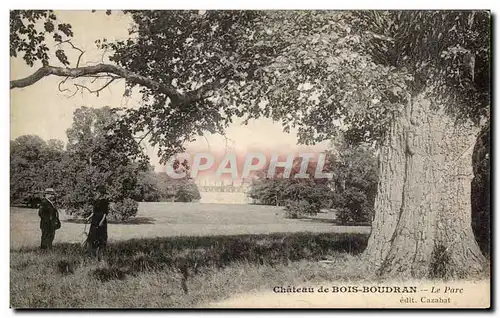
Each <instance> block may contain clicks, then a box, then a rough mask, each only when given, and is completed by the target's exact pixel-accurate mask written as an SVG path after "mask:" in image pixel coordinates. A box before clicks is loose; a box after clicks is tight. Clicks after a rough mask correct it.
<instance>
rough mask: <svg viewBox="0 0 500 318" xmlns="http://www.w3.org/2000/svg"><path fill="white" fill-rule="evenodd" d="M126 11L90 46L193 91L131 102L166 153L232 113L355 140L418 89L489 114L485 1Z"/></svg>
mask: <svg viewBox="0 0 500 318" xmlns="http://www.w3.org/2000/svg"><path fill="white" fill-rule="evenodd" d="M126 12H127V13H128V14H129V15H130V16H131V17H132V20H133V21H134V24H133V26H132V27H131V29H130V38H129V39H126V40H119V41H116V42H111V43H110V42H109V41H105V40H102V41H101V40H98V42H97V44H98V47H99V48H106V49H108V50H109V51H112V52H113V54H112V56H111V57H110V59H111V60H112V61H113V62H114V63H116V64H117V65H119V66H121V67H123V68H124V69H126V70H127V71H131V72H134V73H135V74H138V75H141V76H145V77H146V78H149V79H152V80H154V81H155V82H156V83H157V84H158V85H161V84H168V85H171V86H173V87H174V88H175V89H176V90H177V91H178V92H179V94H182V93H186V94H188V95H191V96H190V97H195V98H193V99H190V102H188V103H187V104H183V103H182V102H178V101H175V100H170V99H169V98H167V96H166V95H165V94H164V93H162V92H161V91H159V90H157V89H155V87H156V86H155V85H149V86H148V87H141V88H140V89H139V91H140V93H141V94H142V98H143V101H142V103H141V106H139V107H137V108H135V109H130V110H127V116H126V119H124V121H123V123H124V126H128V125H130V126H131V127H133V129H132V132H133V133H134V134H135V133H139V132H144V133H146V134H148V135H149V137H150V141H151V143H152V144H153V145H156V146H158V149H159V156H160V157H161V159H162V162H163V163H164V162H166V161H167V160H168V158H169V157H170V156H171V155H172V154H174V153H177V152H181V151H183V150H184V149H183V145H184V144H185V143H186V142H189V141H192V140H193V139H194V138H195V137H196V136H197V135H199V134H202V133H203V132H205V131H209V132H219V133H221V132H223V130H224V128H225V127H226V125H227V124H229V123H230V122H231V121H232V118H233V116H242V117H243V116H244V117H245V119H249V118H258V117H260V116H265V117H271V118H273V119H274V120H280V121H281V122H282V123H283V126H284V130H285V131H288V130H289V129H290V128H291V127H296V128H298V130H299V141H300V142H302V143H314V142H316V141H319V140H325V139H330V138H332V136H334V135H335V134H337V133H338V132H339V131H342V132H343V133H344V134H345V136H347V138H348V139H349V140H350V142H352V143H359V142H363V141H379V140H380V139H381V138H382V137H383V135H384V132H385V129H386V128H387V127H388V123H389V121H390V120H392V118H393V117H394V113H395V112H398V111H401V110H402V109H403V108H404V107H402V105H403V104H405V103H406V102H407V100H408V98H409V97H411V96H412V95H414V94H416V93H419V92H421V91H423V90H424V89H425V90H426V91H427V90H428V91H429V92H430V93H432V94H434V95H435V96H434V100H435V101H436V102H437V103H444V104H446V105H453V107H449V109H448V110H449V111H450V112H453V113H454V115H456V116H457V118H458V119H463V120H465V119H473V120H474V121H476V122H477V121H478V120H479V119H480V118H482V117H484V116H487V115H488V106H489V79H490V72H489V70H490V62H489V61H490V50H489V44H490V32H489V29H490V14H489V12H487V11H340V12H339V11H206V12H200V11H126ZM25 14H28V13H25ZM30 14H31V13H30ZM46 14H49V13H46ZM49 15H50V14H49ZM43 17H44V16H43V15H42V16H37V17H36V18H37V19H42V18H43ZM11 20H12V18H11ZM12 21H14V20H12ZM13 23H14V22H11V24H13ZM11 29H13V30H14V33H15V30H17V29H18V28H17V29H16V28H12V27H11ZM49 30H51V28H50V27H49ZM63 30H65V28H64V27H63ZM46 32H48V31H46ZM11 33H12V32H11ZM31 38H36V36H34V35H30V36H29V40H30V39H31ZM29 40H27V43H29ZM35 41H37V40H36V39H35ZM40 41H42V42H43V39H42V38H40ZM25 42H26V41H25ZM37 43H38V42H37ZM13 50H14V51H16V50H17V51H19V47H14V48H13ZM11 54H12V53H11ZM56 55H57V54H56ZM133 86H134V85H133V84H131V83H129V89H128V91H130V90H131V89H132V88H133Z"/></svg>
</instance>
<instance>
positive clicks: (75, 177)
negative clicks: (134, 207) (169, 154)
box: [64, 107, 147, 215]
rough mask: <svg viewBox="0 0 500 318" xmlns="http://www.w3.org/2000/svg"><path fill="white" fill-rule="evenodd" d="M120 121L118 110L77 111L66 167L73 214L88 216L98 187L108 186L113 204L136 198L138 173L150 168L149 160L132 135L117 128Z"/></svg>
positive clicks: (70, 133) (66, 198)
mask: <svg viewBox="0 0 500 318" xmlns="http://www.w3.org/2000/svg"><path fill="white" fill-rule="evenodd" d="M118 119H119V116H118V114H117V111H116V110H114V109H111V108H109V107H104V108H101V109H94V108H88V107H82V108H79V109H77V110H76V111H75V113H74V119H73V125H72V127H71V128H70V129H68V131H67V135H68V146H67V161H66V167H65V168H66V169H65V170H66V173H67V174H66V178H65V188H66V192H65V193H66V196H65V198H64V202H65V205H66V206H67V207H68V209H69V211H70V213H76V214H77V215H87V214H88V213H89V210H90V208H89V206H91V204H92V202H93V201H94V195H95V193H96V191H95V190H96V187H98V186H104V187H105V189H106V197H107V199H109V200H110V202H122V201H124V200H126V199H129V198H132V197H133V196H134V191H135V188H136V184H137V178H138V173H139V171H144V170H146V169H147V157H145V155H144V154H143V152H142V150H141V147H140V146H139V144H138V143H137V141H136V140H135V139H134V138H133V136H132V135H131V134H130V132H128V131H127V130H124V129H121V128H123V127H121V126H120V127H118V126H117V123H118ZM123 211H126V212H127V211H128V209H124V210H123ZM127 213H128V212H127Z"/></svg>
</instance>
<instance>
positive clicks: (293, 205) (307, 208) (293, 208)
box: [285, 200, 320, 219]
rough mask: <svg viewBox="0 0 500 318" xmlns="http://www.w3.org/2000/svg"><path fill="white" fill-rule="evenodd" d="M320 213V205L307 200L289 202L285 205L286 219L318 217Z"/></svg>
mask: <svg viewBox="0 0 500 318" xmlns="http://www.w3.org/2000/svg"><path fill="white" fill-rule="evenodd" d="M319 211H320V204H318V203H316V202H308V201H307V200H300V201H296V200H287V201H286V203H285V217H286V218H289V219H298V218H302V217H304V216H309V215H316V214H317V213H318V212H319Z"/></svg>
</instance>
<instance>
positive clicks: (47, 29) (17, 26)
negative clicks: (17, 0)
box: [10, 10, 73, 66]
mask: <svg viewBox="0 0 500 318" xmlns="http://www.w3.org/2000/svg"><path fill="white" fill-rule="evenodd" d="M40 21H43V23H40ZM40 25H43V28H38V29H37V27H39V26H40ZM48 35H52V39H53V40H54V41H55V42H56V43H61V42H63V41H64V40H67V39H70V38H71V37H72V36H73V31H72V30H71V25H69V24H67V23H59V22H58V21H57V17H56V15H55V14H54V12H53V11H52V10H12V11H10V56H11V57H17V56H18V54H19V53H22V54H23V55H22V58H23V59H24V61H25V62H26V64H28V65H29V66H33V65H34V64H35V63H36V62H38V61H40V62H41V63H42V64H43V65H48V64H49V60H50V56H49V53H50V48H49V45H47V39H46V36H48ZM55 56H56V57H57V58H58V60H59V61H60V62H61V63H62V64H63V65H65V66H67V65H69V61H68V58H67V56H66V54H65V53H64V50H62V49H58V50H56V51H55Z"/></svg>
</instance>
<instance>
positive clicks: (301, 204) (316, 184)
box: [249, 158, 332, 218]
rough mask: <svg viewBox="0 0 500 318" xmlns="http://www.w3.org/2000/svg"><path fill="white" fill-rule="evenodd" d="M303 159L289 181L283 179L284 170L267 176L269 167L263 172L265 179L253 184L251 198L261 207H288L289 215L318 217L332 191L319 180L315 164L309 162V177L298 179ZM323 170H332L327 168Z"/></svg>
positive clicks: (295, 164) (294, 168)
mask: <svg viewBox="0 0 500 318" xmlns="http://www.w3.org/2000/svg"><path fill="white" fill-rule="evenodd" d="M301 164H302V159H300V158H297V159H296V160H295V162H294V164H293V167H292V170H291V173H290V178H284V177H283V172H284V168H279V169H276V174H277V175H276V176H274V177H271V178H270V177H268V176H267V175H266V174H267V171H268V167H265V168H264V169H263V170H262V176H261V177H260V178H258V179H256V180H254V181H253V182H252V184H251V188H250V191H249V197H250V198H252V199H253V200H254V201H256V202H257V203H260V204H266V205H279V206H285V209H286V211H287V216H288V217H290V218H299V217H302V216H305V215H315V214H316V213H318V212H319V211H320V208H322V207H329V203H330V200H329V199H330V198H331V195H332V191H331V189H330V187H329V185H328V180H327V179H316V178H314V173H315V170H316V165H317V162H316V161H312V160H311V161H310V162H309V164H308V167H307V170H306V173H308V174H309V177H308V178H295V176H296V175H297V174H299V172H300V168H301ZM324 171H325V172H326V171H331V170H328V169H324Z"/></svg>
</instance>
